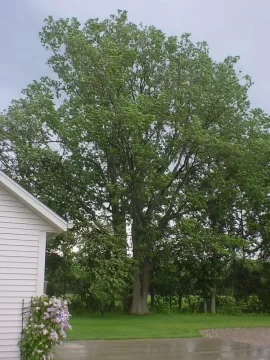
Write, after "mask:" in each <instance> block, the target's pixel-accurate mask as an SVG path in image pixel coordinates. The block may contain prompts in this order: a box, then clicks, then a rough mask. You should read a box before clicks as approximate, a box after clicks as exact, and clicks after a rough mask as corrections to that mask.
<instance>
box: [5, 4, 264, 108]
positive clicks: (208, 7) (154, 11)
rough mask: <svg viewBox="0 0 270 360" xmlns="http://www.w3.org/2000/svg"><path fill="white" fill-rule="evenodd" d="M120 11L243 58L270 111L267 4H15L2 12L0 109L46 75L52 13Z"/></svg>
mask: <svg viewBox="0 0 270 360" xmlns="http://www.w3.org/2000/svg"><path fill="white" fill-rule="evenodd" d="M117 9H126V10H128V11H129V17H130V19H131V20H132V21H134V22H137V23H138V22H143V23H144V24H147V25H150V24H153V25H155V26H156V27H158V28H160V29H162V30H163V31H164V32H165V33H167V34H168V35H172V34H173V35H180V34H182V33H183V32H190V33H192V38H193V40H194V41H201V40H205V41H207V42H208V44H209V46H210V50H211V55H212V57H213V58H214V59H215V60H222V59H223V58H224V57H226V56H227V55H240V57H241V61H240V67H241V69H242V70H243V72H245V73H248V74H249V75H251V76H252V78H253V81H254V82H255V85H254V86H253V89H252V90H251V91H250V98H251V100H252V105H253V106H254V107H262V108H263V109H264V110H266V111H268V112H270V104H269V103H268V97H269V94H270V83H269V81H268V79H269V78H270V68H269V66H268V64H269V63H270V50H269V47H268V34H269V32H270V22H269V10H270V3H269V2H268V1H267V0H260V1H258V2H255V1H254V0H237V1H235V0H219V1H217V0H204V1H202V0H189V1H185V2H183V1H179V0H137V1H134V0H133V1H131V0H99V1H89V0H46V1H44V2H43V1H36V0H13V1H11V2H10V3H9V2H7V1H5V2H4V1H3V2H2V3H1V11H0V44H1V52H0V63H1V67H0V109H3V108H6V107H7V106H8V104H9V103H10V101H11V99H13V98H16V97H18V96H19V93H20V90H21V89H22V88H24V87H25V86H26V85H27V84H28V83H30V82H31V81H32V80H33V79H38V78H39V77H40V76H43V75H45V74H46V72H47V68H46V65H45V62H46V59H47V56H48V54H46V52H45V50H44V49H43V48H42V46H41V44H40V43H39V39H38V32H39V31H40V29H41V27H42V22H43V19H44V18H45V17H47V16H48V15H53V16H54V17H56V18H57V17H73V16H75V17H78V18H79V20H81V21H82V22H84V21H85V20H87V19H88V18H93V17H100V18H105V17H108V16H109V15H110V14H111V13H115V11H116V10H117Z"/></svg>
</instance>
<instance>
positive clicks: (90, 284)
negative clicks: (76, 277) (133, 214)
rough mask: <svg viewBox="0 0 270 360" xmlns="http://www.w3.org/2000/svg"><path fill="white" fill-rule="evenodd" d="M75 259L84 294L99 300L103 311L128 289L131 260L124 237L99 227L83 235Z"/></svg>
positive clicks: (119, 298)
mask: <svg viewBox="0 0 270 360" xmlns="http://www.w3.org/2000/svg"><path fill="white" fill-rule="evenodd" d="M76 259H77V264H78V265H79V270H78V271H79V274H80V282H81V283H83V284H85V285H84V288H83V289H81V294H82V295H84V296H85V298H86V299H87V298H89V297H91V298H92V299H93V300H94V301H95V302H97V304H99V306H100V308H101V310H102V312H103V310H104V308H105V307H106V306H108V305H111V304H112V303H114V302H116V301H119V300H121V298H122V297H123V296H124V295H125V294H126V293H127V292H128V287H129V286H130V283H131V281H132V276H131V270H132V267H131V265H132V261H131V259H130V258H128V257H127V255H126V249H125V244H124V245H123V241H122V239H120V240H119V239H117V238H115V237H114V236H113V235H110V234H109V233H106V234H104V233H100V232H99V231H97V230H92V231H91V232H90V233H86V234H82V236H81V240H80V244H79V251H78V253H77V254H76ZM79 291H80V290H79Z"/></svg>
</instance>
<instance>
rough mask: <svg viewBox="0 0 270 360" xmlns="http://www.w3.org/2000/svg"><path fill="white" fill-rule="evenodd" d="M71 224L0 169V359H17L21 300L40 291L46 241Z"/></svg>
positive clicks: (39, 293) (40, 292) (20, 326)
mask: <svg viewBox="0 0 270 360" xmlns="http://www.w3.org/2000/svg"><path fill="white" fill-rule="evenodd" d="M70 227H72V225H71V224H68V223H67V222H66V221H65V220H63V219H62V218H61V217H59V216H58V215H57V214H55V213H54V212H53V211H52V210H50V209H49V208H48V207H47V206H45V205H44V204H42V203H41V202H40V201H39V200H37V199H36V198H35V197H34V196H32V195H31V194H29V193H28V192H27V191H26V190H24V189H23V188H22V187H21V186H20V185H18V184H17V183H16V182H14V181H13V180H11V179H10V178H9V177H8V176H7V175H5V174H4V173H3V172H1V171H0V359H5V360H19V359H20V350H19V346H18V341H19V340H20V336H21V330H22V316H21V312H22V300H23V299H25V302H26V304H27V303H28V304H29V302H30V299H31V297H34V296H38V295H42V294H43V286H44V270H45V247H46V240H47V239H48V238H49V237H51V236H55V235H58V234H60V233H63V232H64V231H67V229H68V228H70Z"/></svg>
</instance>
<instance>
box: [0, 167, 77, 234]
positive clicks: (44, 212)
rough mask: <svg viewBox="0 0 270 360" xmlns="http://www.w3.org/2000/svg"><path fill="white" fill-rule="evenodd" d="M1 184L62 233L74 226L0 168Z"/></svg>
mask: <svg viewBox="0 0 270 360" xmlns="http://www.w3.org/2000/svg"><path fill="white" fill-rule="evenodd" d="M0 186H2V187H3V188H4V189H5V190H6V191H7V192H9V193H10V194H11V195H12V196H13V197H15V198H16V199H17V200H18V201H19V202H21V203H22V204H24V205H25V206H26V207H27V208H28V209H30V210H32V211H33V212H34V213H35V214H37V215H38V216H39V217H40V218H41V219H43V220H44V221H46V222H47V223H48V224H49V225H51V226H52V227H53V228H54V229H55V230H57V233H62V232H65V231H67V230H68V229H71V228H72V227H73V224H72V223H68V222H67V221H65V220H64V219H62V218H61V217H60V216H58V215H57V214H56V213H55V212H54V211H52V210H51V209H50V208H48V207H47V206H46V205H44V204H43V203H42V202H41V201H39V200H38V199H37V198H35V197H34V196H33V195H31V194H30V193H29V192H28V191H26V190H25V189H24V188H23V187H21V186H20V185H19V184H17V183H16V182H15V181H14V180H12V179H11V178H10V177H9V176H7V175H6V174H5V173H3V172H2V171H1V170H0Z"/></svg>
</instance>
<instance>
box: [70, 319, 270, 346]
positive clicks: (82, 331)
mask: <svg viewBox="0 0 270 360" xmlns="http://www.w3.org/2000/svg"><path fill="white" fill-rule="evenodd" d="M71 324H72V327H73V329H72V331H71V332H69V333H68V339H67V340H101V339H108V340H109V339H155V338H156V339H158V338H184V337H198V336H200V334H199V331H200V330H203V329H213V328H230V327H269V326H270V316H227V315H216V316H211V315H209V316H206V315H171V314H170V315H149V316H128V315H107V316H105V317H104V318H102V317H101V316H97V315H89V316H84V317H76V316H74V317H72V320H71Z"/></svg>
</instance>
